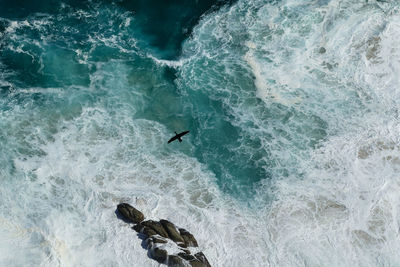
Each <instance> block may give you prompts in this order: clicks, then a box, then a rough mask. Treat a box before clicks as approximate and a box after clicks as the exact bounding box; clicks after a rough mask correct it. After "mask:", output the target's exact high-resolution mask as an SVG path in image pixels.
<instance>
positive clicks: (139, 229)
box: [132, 223, 144, 233]
mask: <svg viewBox="0 0 400 267" xmlns="http://www.w3.org/2000/svg"><path fill="white" fill-rule="evenodd" d="M143 228H144V225H141V224H140V223H139V224H136V225H134V226H133V227H132V229H133V230H135V231H136V232H138V233H140V232H141V231H142V230H143Z"/></svg>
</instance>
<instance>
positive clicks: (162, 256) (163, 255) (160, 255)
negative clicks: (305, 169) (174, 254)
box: [150, 247, 168, 263]
mask: <svg viewBox="0 0 400 267" xmlns="http://www.w3.org/2000/svg"><path fill="white" fill-rule="evenodd" d="M150 256H151V257H152V258H153V259H155V260H156V261H158V262H159V263H164V262H165V261H166V260H167V257H168V253H167V251H166V250H165V249H161V248H157V247H156V248H153V249H151V250H150Z"/></svg>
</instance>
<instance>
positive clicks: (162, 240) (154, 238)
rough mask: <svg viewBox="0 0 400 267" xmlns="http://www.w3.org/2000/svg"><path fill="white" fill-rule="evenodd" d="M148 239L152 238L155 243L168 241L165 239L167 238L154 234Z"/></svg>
mask: <svg viewBox="0 0 400 267" xmlns="http://www.w3.org/2000/svg"><path fill="white" fill-rule="evenodd" d="M148 239H151V241H152V242H154V243H161V244H165V243H167V242H168V241H167V240H165V239H161V238H157V237H155V236H152V237H150V238H148Z"/></svg>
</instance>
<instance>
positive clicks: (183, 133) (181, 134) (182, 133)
mask: <svg viewBox="0 0 400 267" xmlns="http://www.w3.org/2000/svg"><path fill="white" fill-rule="evenodd" d="M188 133H189V131H184V132H181V133H180V134H179V136H180V137H182V136H184V135H185V134H188Z"/></svg>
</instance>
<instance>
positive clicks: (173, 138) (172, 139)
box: [168, 131, 189, 144]
mask: <svg viewBox="0 0 400 267" xmlns="http://www.w3.org/2000/svg"><path fill="white" fill-rule="evenodd" d="M187 133H189V131H184V132H181V133H179V134H178V133H176V132H175V136H174V137H172V138H171V139H169V140H168V144H169V143H171V142H172V141H175V140H176V139H178V141H179V142H182V139H181V137H182V136H184V135H185V134H187Z"/></svg>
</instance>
